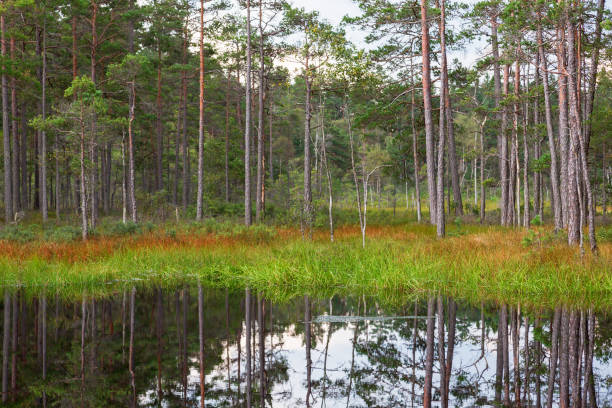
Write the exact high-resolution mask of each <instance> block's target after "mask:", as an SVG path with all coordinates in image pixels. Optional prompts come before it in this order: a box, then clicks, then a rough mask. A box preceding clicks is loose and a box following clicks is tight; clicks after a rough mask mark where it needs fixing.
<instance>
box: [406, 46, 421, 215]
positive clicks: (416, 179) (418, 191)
mask: <svg viewBox="0 0 612 408" xmlns="http://www.w3.org/2000/svg"><path fill="white" fill-rule="evenodd" d="M410 82H411V84H412V86H414V67H413V65H412V58H411V59H410ZM410 99H411V104H410V126H411V129H412V159H413V161H414V190H415V194H416V199H415V200H416V212H417V222H421V187H420V183H419V181H420V180H419V155H418V151H417V132H416V123H415V117H414V108H415V101H414V89H412V90H411V91H410ZM406 179H408V175H406ZM406 198H407V197H406ZM406 203H408V200H407V199H406Z"/></svg>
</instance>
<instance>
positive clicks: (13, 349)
mask: <svg viewBox="0 0 612 408" xmlns="http://www.w3.org/2000/svg"><path fill="white" fill-rule="evenodd" d="M12 298H13V305H12V309H13V321H12V327H11V330H12V341H11V401H13V402H14V401H15V397H16V394H17V341H18V335H17V334H18V327H17V322H18V321H19V306H18V305H19V292H17V293H15V294H14V295H13V296H12Z"/></svg>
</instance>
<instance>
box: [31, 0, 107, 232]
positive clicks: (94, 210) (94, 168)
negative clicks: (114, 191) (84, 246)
mask: <svg viewBox="0 0 612 408" xmlns="http://www.w3.org/2000/svg"><path fill="white" fill-rule="evenodd" d="M91 7H92V15H91V49H90V52H91V82H93V83H94V85H95V84H96V64H97V59H96V58H97V51H98V31H97V18H98V9H99V4H98V3H96V1H92V2H91ZM97 144H98V140H97V118H96V115H95V113H94V114H93V115H92V120H91V140H90V160H91V169H90V182H89V184H90V185H89V189H90V196H91V197H90V202H91V205H90V207H91V228H92V229H94V228H95V227H96V222H97V219H98V174H97V173H98V146H97ZM41 177H42V171H41ZM44 186H45V182H44V181H43V184H42V186H41V188H42V189H43V190H44V189H45V188H44ZM45 195H46V194H45ZM41 201H42V193H41Z"/></svg>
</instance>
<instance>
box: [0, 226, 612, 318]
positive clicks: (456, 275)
mask: <svg viewBox="0 0 612 408" xmlns="http://www.w3.org/2000/svg"><path fill="white" fill-rule="evenodd" d="M450 228H451V229H459V230H460V232H461V236H460V237H459V236H457V237H449V238H447V239H445V240H439V239H437V238H436V237H435V230H434V229H433V227H432V226H430V225H419V224H409V225H398V226H387V227H382V226H373V227H372V228H371V229H369V232H368V240H367V245H366V248H365V249H362V248H361V243H360V235H359V227H357V226H343V227H339V228H338V230H337V231H336V242H334V243H330V242H329V237H328V233H327V231H325V230H317V231H315V234H314V237H313V240H312V241H307V240H303V239H302V236H301V234H300V232H299V230H291V229H286V230H283V229H276V228H271V227H267V226H259V227H255V228H250V229H247V228H244V227H240V226H236V225H232V226H231V229H230V225H229V224H226V225H221V226H219V225H213V224H212V223H211V224H210V225H209V226H202V225H194V226H190V227H189V228H186V229H181V228H176V229H173V230H166V231H162V230H156V231H153V232H146V233H142V234H139V235H128V236H123V237H120V236H117V237H114V238H105V239H102V238H96V239H94V240H91V241H88V242H85V243H83V242H63V243H56V244H53V245H51V244H45V245H42V244H38V245H37V244H32V243H30V244H27V245H25V247H27V249H26V250H23V249H21V248H22V247H24V245H20V246H19V245H12V246H11V245H9V244H7V243H0V245H3V246H2V247H0V250H2V253H3V254H5V256H4V257H3V258H0V281H1V282H2V286H3V287H7V288H14V287H18V286H20V285H23V286H26V287H27V288H28V290H30V291H32V292H36V290H39V289H37V288H41V287H46V288H47V289H48V290H53V291H56V292H57V293H60V294H62V295H63V296H67V297H70V296H77V295H79V294H81V293H83V292H87V293H89V294H91V295H93V294H96V295H103V294H104V293H108V292H111V291H114V290H117V289H118V288H122V287H125V286H130V285H139V286H144V287H147V286H151V285H156V286H162V287H175V286H176V285H181V284H185V283H193V282H196V281H197V280H198V279H199V280H200V281H201V282H202V283H203V284H204V285H206V286H210V287H219V288H221V287H228V288H232V289H242V288H244V287H246V286H249V287H251V288H253V289H254V290H258V291H261V292H262V293H264V294H265V295H266V296H267V297H268V298H270V299H272V300H277V301H278V300H287V299H291V298H292V297H295V296H301V295H303V294H305V293H306V294H310V295H312V296H313V297H323V296H324V297H328V296H331V295H355V294H357V295H359V294H367V295H372V296H374V297H377V298H379V299H381V301H385V302H390V303H397V304H401V303H402V302H405V301H406V300H407V299H410V298H414V297H415V296H416V297H418V296H426V295H429V294H438V293H441V294H445V295H448V296H453V297H455V298H458V299H464V300H467V301H469V302H474V303H476V304H478V303H479V302H481V301H493V302H500V303H501V302H507V303H514V304H517V303H520V304H522V305H525V306H532V307H551V306H555V305H557V304H561V303H565V304H568V305H573V306H584V307H587V306H588V307H595V308H600V309H605V308H609V305H610V304H612V273H611V272H610V268H609V265H610V263H611V260H612V245H610V244H606V243H602V245H601V248H600V250H601V255H600V257H598V258H592V257H589V256H586V257H583V258H581V257H580V255H579V253H578V252H577V251H575V250H573V249H571V248H569V247H567V245H565V244H564V243H561V242H557V241H554V242H550V243H549V244H547V245H542V246H541V247H540V246H538V247H535V246H532V247H529V248H525V247H524V246H523V245H521V242H522V241H523V239H524V237H525V236H526V234H528V233H526V232H523V231H515V230H510V229H504V228H501V227H487V226H480V225H472V224H462V225H460V226H457V225H455V226H450ZM542 228H544V227H542ZM213 231H214V232H213ZM543 233H545V234H547V233H550V231H549V230H547V229H545V228H544V229H543ZM4 250H6V252H5V251H4ZM20 251H21V252H20ZM23 251H28V253H29V256H24V255H23V254H24V252H23Z"/></svg>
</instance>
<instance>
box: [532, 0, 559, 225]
mask: <svg viewBox="0 0 612 408" xmlns="http://www.w3.org/2000/svg"><path fill="white" fill-rule="evenodd" d="M540 21H541V12H540V11H538V34H537V36H538V54H539V56H540V63H541V64H542V84H543V85H544V116H545V118H546V134H547V136H548V150H549V152H550V184H551V186H552V203H551V205H552V209H553V213H554V215H553V217H554V223H555V230H560V229H561V228H563V214H562V203H561V192H560V191H559V187H560V186H559V170H558V165H557V147H556V142H555V136H554V129H553V122H552V108H551V103H550V90H549V82H548V78H549V77H548V64H547V61H546V55H545V54H544V45H543V41H542V25H541V23H540Z"/></svg>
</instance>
